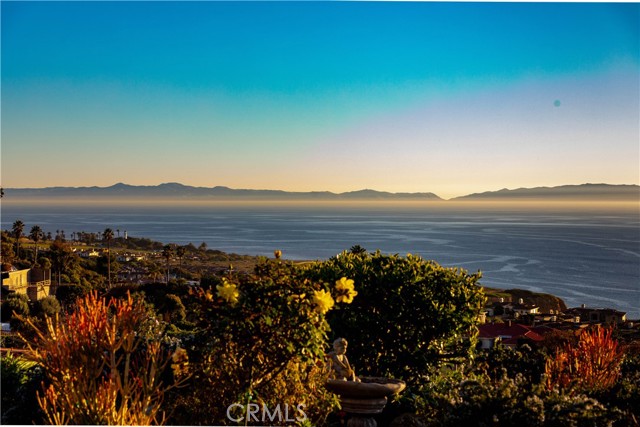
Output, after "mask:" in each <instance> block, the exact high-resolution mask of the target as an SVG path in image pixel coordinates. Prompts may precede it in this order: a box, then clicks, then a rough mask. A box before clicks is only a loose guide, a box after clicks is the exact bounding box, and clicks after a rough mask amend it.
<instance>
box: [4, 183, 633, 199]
mask: <svg viewBox="0 0 640 427" xmlns="http://www.w3.org/2000/svg"><path fill="white" fill-rule="evenodd" d="M4 192H5V195H4V200H36V199H47V200H51V199H54V200H55V199H74V200H75V199H83V200H95V199H127V200H139V201H143V200H145V199H173V200H176V199H177V200H265V201H268V200H273V201H276V200H277V201H288V200H289V201H303V200H308V201H325V200H326V201H332V200H334V201H341V200H343V201H385V200H388V201H394V200H395V201H444V199H442V198H440V197H439V196H437V195H436V194H434V193H389V192H384V191H375V190H359V191H351V192H347V193H332V192H329V191H311V192H288V191H279V190H246V189H232V188H229V187H221V186H217V187H211V188H208V187H192V186H188V185H183V184H178V183H165V184H160V185H153V186H141V185H127V184H122V183H118V184H115V185H112V186H110V187H48V188H6V189H4ZM538 199H544V200H589V201H640V186H638V185H609V184H582V185H563V186H559V187H537V188H518V189H515V190H508V189H506V188H505V189H502V190H499V191H488V192H485V193H475V194H469V195H467V196H462V197H456V198H453V199H450V200H452V201H509V200H520V201H525V200H538Z"/></svg>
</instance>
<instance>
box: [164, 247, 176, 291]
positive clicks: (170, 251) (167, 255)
mask: <svg viewBox="0 0 640 427" xmlns="http://www.w3.org/2000/svg"><path fill="white" fill-rule="evenodd" d="M174 253H175V248H174V245H165V246H164V248H162V256H163V257H164V258H165V259H166V260H167V284H169V266H170V262H171V257H172V256H173V254H174Z"/></svg>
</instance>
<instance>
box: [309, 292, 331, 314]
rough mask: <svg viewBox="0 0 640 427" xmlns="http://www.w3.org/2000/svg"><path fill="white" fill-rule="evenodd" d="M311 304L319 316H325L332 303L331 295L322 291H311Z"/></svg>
mask: <svg viewBox="0 0 640 427" xmlns="http://www.w3.org/2000/svg"><path fill="white" fill-rule="evenodd" d="M313 303H314V304H315V305H316V311H317V312H318V313H320V314H325V313H326V312H327V311H329V310H331V308H332V307H333V304H334V301H333V297H331V294H330V293H329V292H327V291H325V290H324V289H323V290H321V291H313Z"/></svg>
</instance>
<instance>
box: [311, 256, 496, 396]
mask: <svg viewBox="0 0 640 427" xmlns="http://www.w3.org/2000/svg"><path fill="white" fill-rule="evenodd" d="M306 276H307V277H308V278H310V279H311V280H313V281H319V282H326V283H333V282H334V281H336V280H338V279H339V278H341V277H349V278H351V279H353V280H354V281H355V283H356V285H357V289H358V297H357V298H356V299H355V301H354V302H353V304H350V305H349V306H345V307H344V308H343V309H339V310H333V311H331V312H329V314H328V315H327V319H328V321H329V324H330V325H331V330H332V335H333V338H336V337H338V336H343V337H345V338H347V339H348V340H350V343H349V344H350V345H349V353H350V354H349V359H350V360H351V361H352V362H353V364H354V365H355V367H356V373H357V374H362V375H383V376H386V375H390V376H394V377H397V378H402V379H404V380H405V381H408V382H409V383H415V384H418V383H420V382H421V381H423V380H424V375H425V372H426V370H427V368H428V366H430V365H436V364H438V363H440V362H441V361H443V360H446V359H449V360H451V359H457V358H462V359H465V358H466V357H468V356H469V355H470V354H471V352H472V351H473V349H474V347H475V341H474V339H475V336H476V333H477V329H476V328H475V325H476V322H477V317H478V315H479V313H480V310H481V309H482V307H483V305H484V301H485V298H484V294H483V291H482V289H481V288H480V287H479V286H477V281H478V279H479V278H480V273H477V274H471V275H470V274H467V272H466V271H464V270H460V269H454V268H445V267H441V266H440V265H438V264H437V263H435V262H433V261H425V260H423V259H422V258H420V257H418V256H413V255H411V254H409V255H407V256H406V257H400V256H398V255H383V254H381V253H380V252H376V253H374V254H369V253H366V252H362V251H355V252H351V253H349V252H343V253H341V254H339V255H338V256H336V257H333V258H331V259H330V260H328V261H326V262H321V263H316V264H314V265H312V266H310V267H309V268H308V270H307V272H306Z"/></svg>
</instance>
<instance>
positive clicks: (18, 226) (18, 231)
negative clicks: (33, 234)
mask: <svg viewBox="0 0 640 427" xmlns="http://www.w3.org/2000/svg"><path fill="white" fill-rule="evenodd" d="M23 231H24V222H22V221H20V220H17V221H15V222H14V223H13V237H14V238H15V239H16V257H17V258H18V259H20V239H21V238H22V232H23Z"/></svg>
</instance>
